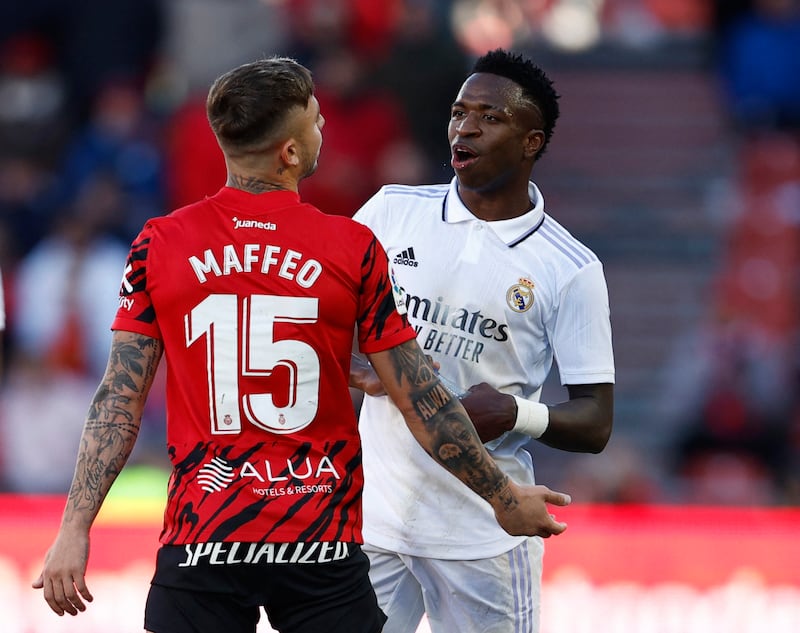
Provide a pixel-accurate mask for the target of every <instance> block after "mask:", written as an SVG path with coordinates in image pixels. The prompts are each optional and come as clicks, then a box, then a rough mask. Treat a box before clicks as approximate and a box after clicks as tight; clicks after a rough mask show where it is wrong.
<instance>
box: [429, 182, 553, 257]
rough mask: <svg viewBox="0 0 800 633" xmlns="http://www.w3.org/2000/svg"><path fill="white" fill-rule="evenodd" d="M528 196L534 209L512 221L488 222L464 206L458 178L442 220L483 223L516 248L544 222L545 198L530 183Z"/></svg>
mask: <svg viewBox="0 0 800 633" xmlns="http://www.w3.org/2000/svg"><path fill="white" fill-rule="evenodd" d="M528 195H529V196H530V199H531V200H532V201H533V202H534V205H533V208H532V209H531V210H530V211H528V212H527V213H524V214H522V215H520V216H518V217H516V218H511V219H510V220H494V221H492V222H486V221H485V220H481V219H479V218H476V217H475V216H474V215H473V214H472V212H471V211H470V210H469V209H467V207H466V206H464V203H463V202H462V201H461V197H460V196H459V195H458V187H457V181H456V178H453V180H451V181H450V189H449V190H448V191H447V196H446V197H445V199H444V203H443V208H442V219H443V220H444V221H445V222H447V223H449V224H455V223H456V222H467V221H470V220H471V221H474V222H483V223H484V224H486V225H487V226H488V227H489V228H490V229H492V231H494V233H495V235H497V237H499V238H500V239H501V240H502V241H503V242H504V243H505V244H506V245H507V246H516V245H517V244H519V243H520V242H521V241H522V240H524V239H525V238H526V237H528V236H529V235H531V234H532V233H534V232H535V231H536V230H537V229H538V228H539V227H540V226H541V225H542V222H543V221H544V197H543V196H542V192H541V191H539V188H538V187H537V186H536V185H535V184H534V183H533V182H528Z"/></svg>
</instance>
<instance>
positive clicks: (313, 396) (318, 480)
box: [112, 187, 414, 544]
mask: <svg viewBox="0 0 800 633" xmlns="http://www.w3.org/2000/svg"><path fill="white" fill-rule="evenodd" d="M112 329H115V330H125V331H130V332H135V333H140V334H143V335H146V336H149V337H153V338H158V339H160V340H161V341H163V344H164V350H165V358H166V366H167V388H166V398H167V444H168V451H169V457H170V460H171V461H172V466H173V471H172V474H171V479H170V483H169V490H168V501H167V507H166V511H165V520H164V528H163V532H162V534H161V537H160V539H161V542H162V543H165V544H184V543H197V542H209V541H240V542H274V543H289V542H332V541H341V542H360V541H361V494H362V487H363V475H362V465H361V443H360V438H359V434H358V426H357V421H356V418H355V414H354V411H353V407H352V401H351V400H350V392H349V389H348V378H349V367H350V357H351V352H352V348H353V335H354V331H356V329H357V333H358V346H359V349H360V350H361V351H363V352H367V353H369V352H376V351H382V350H385V349H388V348H391V347H393V346H395V345H398V344H400V343H402V342H405V341H407V340H410V339H412V338H414V331H413V329H412V328H410V327H409V325H408V323H407V321H406V320H405V317H403V316H401V315H400V314H398V313H397V310H396V309H395V304H394V300H393V297H392V293H391V289H390V287H389V283H388V276H387V262H386V255H385V253H384V252H383V249H382V247H381V246H380V244H379V242H378V241H377V240H376V238H375V236H374V235H373V234H372V232H371V231H370V230H369V229H367V228H366V227H364V226H362V225H360V224H358V223H356V222H354V221H352V220H351V219H350V218H346V217H340V216H329V215H325V214H323V213H322V212H320V211H319V210H317V209H316V208H314V207H313V206H311V205H308V204H302V203H301V202H300V200H299V196H298V195H297V194H296V193H294V192H288V191H279V192H270V193H264V194H260V195H256V194H250V193H247V192H243V191H240V190H237V189H233V188H228V187H225V188H223V189H221V190H220V191H219V192H218V193H217V194H216V195H215V196H213V197H210V198H206V199H205V200H203V201H201V202H198V203H196V204H193V205H190V206H188V207H184V208H182V209H179V210H177V211H174V212H173V213H171V214H170V215H168V216H165V217H160V218H155V219H153V220H150V221H149V222H148V223H147V224H146V225H145V226H144V228H143V229H142V231H141V233H140V234H139V236H138V237H137V239H136V240H135V241H134V243H133V245H132V247H131V251H130V255H129V259H128V263H127V267H126V270H125V275H124V277H123V282H122V287H121V290H120V297H119V310H118V312H117V316H116V319H115V320H114V322H113V325H112ZM131 369H132V370H134V371H135V367H132V368H131Z"/></svg>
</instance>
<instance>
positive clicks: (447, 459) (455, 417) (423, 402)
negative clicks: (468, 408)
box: [391, 345, 518, 509]
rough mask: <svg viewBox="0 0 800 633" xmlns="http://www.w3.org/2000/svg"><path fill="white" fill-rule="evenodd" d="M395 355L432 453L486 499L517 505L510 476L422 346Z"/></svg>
mask: <svg viewBox="0 0 800 633" xmlns="http://www.w3.org/2000/svg"><path fill="white" fill-rule="evenodd" d="M391 358H392V362H393V364H394V369H395V377H396V378H397V380H398V382H399V383H400V384H401V385H402V384H404V383H405V384H407V385H409V386H410V392H411V400H412V404H413V406H414V410H415V411H416V413H417V415H418V416H419V417H420V419H421V420H422V422H423V425H424V427H425V428H426V430H427V431H428V433H429V436H430V439H431V444H430V448H429V450H430V452H431V456H432V457H433V458H434V459H436V460H437V461H438V462H439V463H441V464H442V465H444V466H445V467H446V468H447V469H448V470H449V471H450V472H452V473H453V474H454V475H456V477H458V478H459V479H461V480H462V481H463V482H464V483H466V484H467V485H468V486H470V488H472V489H473V490H474V491H475V492H476V493H478V494H479V495H481V496H482V497H483V498H485V499H487V500H490V499H492V498H494V497H495V496H498V495H499V498H500V499H501V500H502V502H503V504H504V505H505V506H506V508H508V509H511V508H513V507H514V506H515V505H517V503H518V502H517V500H516V499H515V498H514V495H513V494H511V492H510V491H509V489H508V476H507V475H506V474H505V473H503V471H501V470H500V468H499V467H498V466H497V464H495V463H494V461H493V460H492V459H491V458H490V457H489V454H488V453H487V452H486V450H485V449H484V447H483V444H482V443H481V441H480V438H479V437H478V434H477V432H476V431H475V427H474V426H473V425H472V422H471V421H470V420H469V418H468V417H467V415H466V412H465V411H464V410H463V409H462V408H461V407H460V406H459V404H458V401H457V400H456V399H455V398H454V397H453V396H452V394H450V392H449V391H447V389H445V388H444V387H443V386H442V384H441V383H440V382H439V380H438V378H437V377H436V374H435V372H434V371H433V368H432V367H431V365H430V364H429V363H428V361H427V359H426V358H425V356H424V355H423V354H422V353H421V351H420V350H419V348H418V347H416V346H415V345H400V346H398V347H396V348H394V349H393V350H392V354H391Z"/></svg>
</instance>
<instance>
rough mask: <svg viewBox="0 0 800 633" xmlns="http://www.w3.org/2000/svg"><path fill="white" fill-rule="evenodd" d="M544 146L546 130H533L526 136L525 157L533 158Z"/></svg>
mask: <svg viewBox="0 0 800 633" xmlns="http://www.w3.org/2000/svg"><path fill="white" fill-rule="evenodd" d="M543 146H544V132H543V131H542V130H531V131H530V132H528V135H527V136H526V137H525V149H524V152H525V157H526V158H533V157H535V156H536V154H538V153H539V150H540V149H542V147H543Z"/></svg>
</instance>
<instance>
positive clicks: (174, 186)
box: [164, 95, 228, 212]
mask: <svg viewBox="0 0 800 633" xmlns="http://www.w3.org/2000/svg"><path fill="white" fill-rule="evenodd" d="M164 132H165V134H164V163H165V164H164V167H165V169H164V177H165V180H166V182H165V187H166V209H165V210H166V211H167V212H168V211H172V210H173V209H177V208H180V207H182V206H184V205H187V204H191V203H193V202H196V201H197V200H202V199H203V197H205V196H210V195H213V194H215V193H216V192H217V191H219V189H220V187H223V186H224V185H225V182H226V180H227V177H228V176H227V171H226V168H225V159H224V157H223V156H222V152H221V151H220V149H219V145H217V139H216V138H215V137H214V133H213V132H212V131H211V128H210V127H209V125H208V118H207V117H206V100H205V96H204V95H203V96H192V97H189V98H188V99H187V100H186V101H185V102H184V103H183V104H181V106H180V107H179V108H177V109H176V110H175V112H173V113H172V114H171V115H170V116H169V118H168V120H167V122H166V125H165V130H164Z"/></svg>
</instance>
